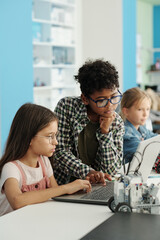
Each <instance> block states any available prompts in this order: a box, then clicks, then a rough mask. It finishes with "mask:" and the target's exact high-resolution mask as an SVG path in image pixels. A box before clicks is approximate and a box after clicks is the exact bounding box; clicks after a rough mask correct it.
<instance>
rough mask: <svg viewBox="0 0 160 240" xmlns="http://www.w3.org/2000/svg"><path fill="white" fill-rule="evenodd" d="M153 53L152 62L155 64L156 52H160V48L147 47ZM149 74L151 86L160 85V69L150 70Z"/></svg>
mask: <svg viewBox="0 0 160 240" xmlns="http://www.w3.org/2000/svg"><path fill="white" fill-rule="evenodd" d="M147 50H148V51H149V53H151V63H152V64H154V56H153V55H154V53H156V52H160V48H152V49H147ZM147 74H149V76H150V82H149V85H150V86H156V85H157V86H159V85H160V69H157V70H148V71H147Z"/></svg>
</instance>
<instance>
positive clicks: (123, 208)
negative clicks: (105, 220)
mask: <svg viewBox="0 0 160 240" xmlns="http://www.w3.org/2000/svg"><path fill="white" fill-rule="evenodd" d="M115 212H132V208H131V206H130V205H129V204H128V203H125V202H121V203H118V205H117V207H116V209H115Z"/></svg>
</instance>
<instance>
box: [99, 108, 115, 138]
mask: <svg viewBox="0 0 160 240" xmlns="http://www.w3.org/2000/svg"><path fill="white" fill-rule="evenodd" d="M115 117H116V113H115V112H114V113H113V114H112V115H111V116H110V117H106V116H100V118H99V123H100V129H101V133H103V134H105V133H108V132H109V127H110V125H111V124H112V122H113V121H114V119H115Z"/></svg>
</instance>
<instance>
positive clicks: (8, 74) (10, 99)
mask: <svg viewBox="0 0 160 240" xmlns="http://www.w3.org/2000/svg"><path fill="white" fill-rule="evenodd" d="M0 29H1V37H0V124H1V126H0V131H1V132H0V134H1V136H0V138H1V151H3V149H4V145H5V142H6V138H7V136H8V132H9V128H10V125H11V122H12V119H13V117H14V115H15V113H16V111H17V110H18V108H19V107H20V106H21V105H22V104H24V103H25V102H33V68H32V1H31V0H23V1H22V0H14V1H11V0H5V1H1V2H0Z"/></svg>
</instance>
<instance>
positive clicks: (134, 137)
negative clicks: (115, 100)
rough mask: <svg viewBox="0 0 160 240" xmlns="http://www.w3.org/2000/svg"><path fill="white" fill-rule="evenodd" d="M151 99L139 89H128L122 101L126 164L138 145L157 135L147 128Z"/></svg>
mask: <svg viewBox="0 0 160 240" xmlns="http://www.w3.org/2000/svg"><path fill="white" fill-rule="evenodd" d="M150 108H151V99H150V97H149V95H148V94H147V93H146V92H145V91H143V90H141V89H140V88H138V87H135V88H131V89H128V90H127V91H126V92H124V93H123V97H122V101H121V116H122V118H123V120H124V124H125V134H124V142H123V151H124V159H125V162H126V163H127V162H130V161H131V160H132V156H133V154H134V153H135V151H136V149H137V147H138V144H139V142H140V141H142V140H146V139H148V138H151V137H153V136H155V135H157V134H155V133H153V132H152V131H150V130H148V129H147V128H146V126H145V123H146V120H147V119H148V117H149V113H150Z"/></svg>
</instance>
